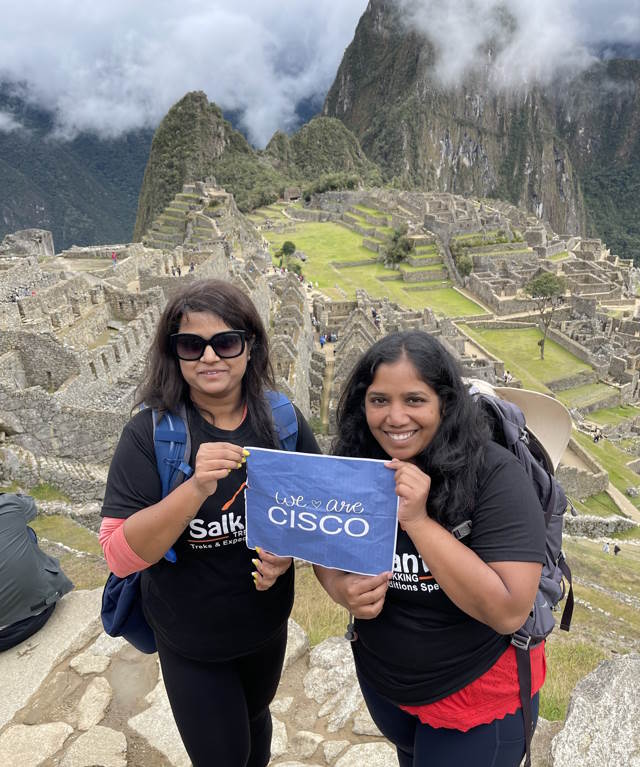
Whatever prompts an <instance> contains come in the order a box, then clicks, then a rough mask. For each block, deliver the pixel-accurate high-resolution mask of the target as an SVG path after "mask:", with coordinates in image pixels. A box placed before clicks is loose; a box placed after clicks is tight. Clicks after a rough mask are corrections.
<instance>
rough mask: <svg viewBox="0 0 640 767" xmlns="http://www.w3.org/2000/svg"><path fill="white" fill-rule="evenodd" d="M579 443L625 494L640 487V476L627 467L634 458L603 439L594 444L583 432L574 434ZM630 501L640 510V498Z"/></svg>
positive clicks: (612, 482)
mask: <svg viewBox="0 0 640 767" xmlns="http://www.w3.org/2000/svg"><path fill="white" fill-rule="evenodd" d="M574 436H575V438H576V440H577V442H578V443H579V444H580V445H581V446H582V447H583V448H584V449H585V450H587V451H588V452H589V453H590V454H591V455H592V456H593V457H594V458H595V459H596V461H598V463H599V464H600V465H601V466H602V468H603V469H605V470H606V471H608V472H609V481H610V482H611V484H612V485H614V486H615V487H617V488H618V490H620V492H621V493H624V492H625V490H626V489H627V488H628V487H636V486H637V485H640V476H638V474H636V473H635V471H633V470H632V469H630V468H629V467H628V466H627V463H628V462H629V461H630V460H632V456H630V455H629V454H628V453H625V452H624V451H623V450H620V449H619V448H617V447H616V446H615V445H613V444H612V443H611V442H609V440H607V439H603V440H602V441H600V442H598V443H594V442H593V440H592V439H591V437H589V436H588V435H587V434H582V433H581V432H574ZM629 501H630V502H631V503H632V504H633V505H634V506H635V507H636V508H638V509H640V497H639V498H629Z"/></svg>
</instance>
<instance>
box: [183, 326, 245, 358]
mask: <svg viewBox="0 0 640 767" xmlns="http://www.w3.org/2000/svg"><path fill="white" fill-rule="evenodd" d="M246 335H247V333H246V331H245V330H225V331H223V332H222V333H215V334H214V335H212V336H211V338H209V339H206V338H202V336H197V335H195V333H172V334H171V336H169V338H170V339H171V348H172V350H173V353H174V354H175V355H176V357H178V359H181V360H185V361H187V362H194V361H195V360H199V359H200V357H202V355H203V354H204V350H205V349H206V347H207V346H210V347H211V348H212V349H213V351H214V352H215V353H216V354H217V356H218V357H220V358H221V359H231V358H232V357H239V356H240V355H241V354H242V352H243V351H244V346H245V339H246Z"/></svg>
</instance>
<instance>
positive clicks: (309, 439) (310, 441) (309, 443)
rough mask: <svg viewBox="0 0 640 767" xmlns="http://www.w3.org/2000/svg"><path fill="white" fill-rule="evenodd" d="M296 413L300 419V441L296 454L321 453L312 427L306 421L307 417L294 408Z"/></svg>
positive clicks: (297, 444)
mask: <svg viewBox="0 0 640 767" xmlns="http://www.w3.org/2000/svg"><path fill="white" fill-rule="evenodd" d="M293 407H294V409H295V411H296V418H297V419H298V441H297V442H296V453H321V452H322V450H320V448H319V447H318V443H317V442H316V438H315V437H314V436H313V432H312V431H311V427H310V426H309V424H308V423H307V421H306V420H305V417H304V416H303V415H302V413H301V412H300V411H299V410H298V408H297V407H296V406H295V405H294V406H293Z"/></svg>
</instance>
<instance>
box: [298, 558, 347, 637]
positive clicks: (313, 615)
mask: <svg viewBox="0 0 640 767" xmlns="http://www.w3.org/2000/svg"><path fill="white" fill-rule="evenodd" d="M291 617H292V618H293V620H294V621H295V622H296V623H297V624H299V625H300V626H301V627H302V628H303V629H304V631H305V633H306V634H307V636H308V637H309V643H310V645H311V647H315V646H316V645H317V644H320V642H323V641H324V640H325V639H327V638H328V637H331V636H342V635H343V634H344V632H345V629H346V627H347V623H348V621H349V615H348V613H347V611H346V610H345V608H344V607H340V606H339V605H337V604H336V603H335V602H333V601H332V600H331V599H330V598H329V596H328V595H327V592H326V591H325V590H324V589H323V588H322V586H321V585H320V584H319V583H318V580H317V578H316V576H315V575H314V572H313V569H312V568H311V567H300V568H298V569H297V570H296V597H295V602H294V603H293V611H292V613H291Z"/></svg>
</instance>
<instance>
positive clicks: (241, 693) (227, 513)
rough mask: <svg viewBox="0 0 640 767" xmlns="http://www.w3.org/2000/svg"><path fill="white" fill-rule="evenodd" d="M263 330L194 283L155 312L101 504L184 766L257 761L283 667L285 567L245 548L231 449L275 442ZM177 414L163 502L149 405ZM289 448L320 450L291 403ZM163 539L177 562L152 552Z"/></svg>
mask: <svg viewBox="0 0 640 767" xmlns="http://www.w3.org/2000/svg"><path fill="white" fill-rule="evenodd" d="M274 388H275V382H274V380H273V371H272V366H271V362H270V360H269V338H268V336H267V332H266V330H265V327H264V325H263V323H262V320H261V319H260V315H259V314H258V311H257V310H256V307H255V306H254V305H253V303H252V302H251V300H250V299H249V297H248V296H247V295H246V294H245V293H244V292H243V291H241V290H240V289H239V288H237V287H235V286H234V285H232V284H230V283H228V282H223V281H222V280H197V281H195V280H194V281H193V282H189V284H188V287H187V288H185V289H182V290H180V291H178V292H177V293H176V294H175V295H174V296H173V297H172V298H171V299H170V301H169V303H168V304H167V306H166V307H165V309H164V311H163V313H162V315H161V317H160V319H159V322H158V327H157V330H156V333H155V337H154V341H153V342H152V345H151V349H150V352H149V356H148V358H147V368H146V375H145V378H144V380H143V383H142V386H141V389H140V390H139V392H138V396H139V401H141V402H145V403H146V404H147V405H149V408H147V409H145V410H142V411H141V412H137V413H136V415H134V416H133V418H132V419H131V420H130V421H129V422H128V423H127V424H126V425H125V427H124V429H123V432H122V436H121V437H120V441H119V443H118V446H117V448H116V451H115V454H114V456H113V460H112V461H111V466H110V468H109V475H108V479H107V486H106V491H105V496H104V503H103V506H102V516H103V521H102V526H101V529H100V541H101V543H102V546H103V548H104V551H105V557H106V559H107V563H108V565H109V567H110V569H111V571H112V572H114V573H115V574H116V575H118V576H119V577H125V576H127V575H129V574H131V573H133V572H136V571H140V572H141V582H142V583H141V598H142V605H143V608H144V613H145V616H146V618H147V620H148V621H149V624H150V625H151V628H152V629H153V632H154V635H155V639H156V644H157V647H158V656H159V659H160V665H161V667H162V677H163V679H164V684H165V688H166V690H167V695H168V698H169V702H170V704H171V710H172V712H173V716H174V718H175V721H176V724H177V726H178V731H179V732H180V735H181V737H182V740H183V742H184V745H185V748H186V750H187V753H188V754H189V758H190V760H191V763H192V764H193V766H194V767H211V765H215V767H240V765H244V767H249V765H253V767H265V766H266V764H267V763H268V762H269V754H270V750H271V733H272V724H271V714H270V712H269V704H270V703H271V701H272V699H273V697H274V695H275V693H276V689H277V687H278V682H279V681H280V674H281V672H282V664H283V661H284V655H285V648H286V643H287V620H288V617H289V614H290V612H291V606H292V603H293V587H294V568H293V566H292V560H291V558H290V557H277V556H274V555H273V554H270V553H268V552H266V551H264V550H263V549H260V550H259V551H258V550H253V549H248V548H247V546H246V528H245V506H244V495H243V492H242V491H243V490H244V487H245V484H246V479H247V474H246V466H245V463H244V461H245V456H246V455H247V452H246V451H245V450H244V449H243V445H256V446H258V447H265V448H273V449H278V448H279V447H280V445H279V443H277V442H276V437H275V434H274V426H273V422H272V418H271V410H270V408H269V405H268V403H267V401H266V399H265V396H264V392H265V390H273V389H274ZM181 407H182V408H184V409H185V410H186V416H187V421H188V424H189V431H190V435H191V455H190V458H189V464H190V468H191V470H192V474H191V475H190V476H189V478H185V480H184V481H183V482H182V483H181V484H179V485H178V486H177V487H176V488H175V489H174V490H172V491H171V492H170V493H169V494H168V495H167V496H166V497H164V498H163V497H162V492H161V482H160V477H159V474H158V469H157V466H156V462H155V457H154V448H153V420H152V410H151V409H150V408H159V409H161V410H168V411H175V410H178V409H179V408H181ZM295 418H296V421H297V424H298V436H297V442H296V449H297V450H300V451H302V452H306V453H319V452H320V451H319V449H318V445H317V444H316V441H315V438H314V436H313V432H312V431H311V429H310V427H309V425H308V424H307V422H306V421H305V419H304V417H303V416H302V414H301V413H300V411H298V410H297V409H296V411H295ZM170 546H172V547H173V548H174V550H175V553H176V555H177V562H176V563H175V564H171V563H169V562H167V561H166V560H165V559H164V556H163V555H164V553H165V552H166V551H167V550H168V549H169V547H170Z"/></svg>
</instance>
